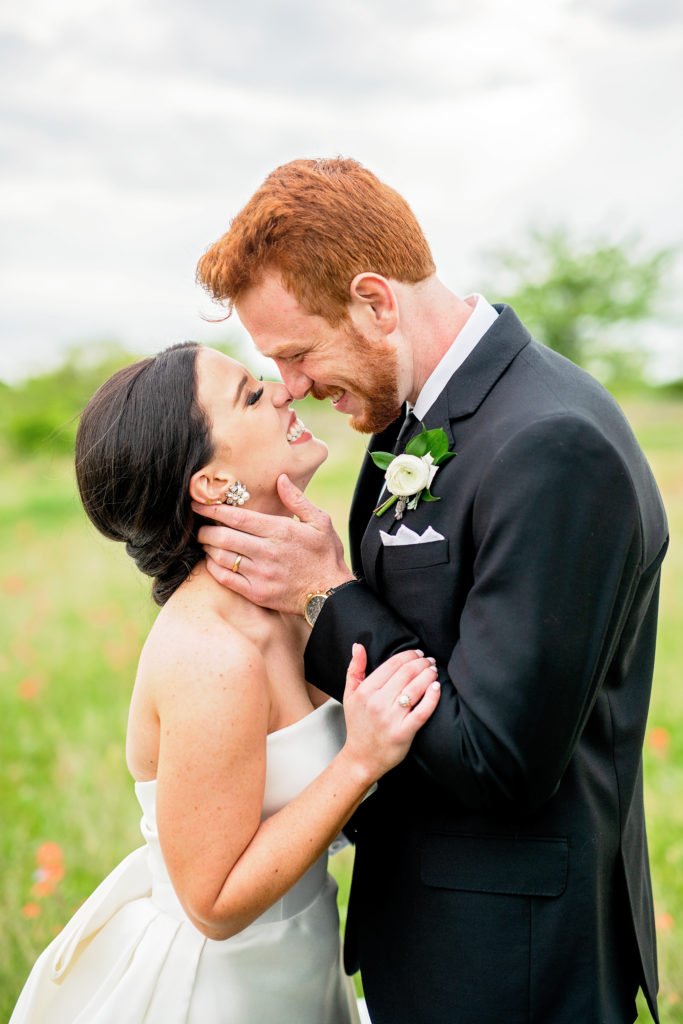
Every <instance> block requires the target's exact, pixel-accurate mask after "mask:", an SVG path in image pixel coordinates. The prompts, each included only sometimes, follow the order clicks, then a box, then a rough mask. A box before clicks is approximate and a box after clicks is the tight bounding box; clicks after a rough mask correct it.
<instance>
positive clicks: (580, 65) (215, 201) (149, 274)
mask: <svg viewBox="0 0 683 1024" xmlns="http://www.w3.org/2000/svg"><path fill="white" fill-rule="evenodd" d="M682 105H683V4H682V3H681V2H680V0H519V2H518V3H516V4H515V3H510V2H509V0H467V2H463V0H420V3H417V2H416V0H344V2H343V3H337V4H333V3H328V2H326V0H246V2H245V0H240V2H239V3H238V2H235V0H59V2H55V0H5V3H4V4H3V6H2V9H1V10H0V118H1V119H2V120H1V123H2V133H1V135H0V378H4V379H14V378H16V377H17V376H18V375H19V374H22V373H25V372H28V371H30V370H33V369H36V368H39V367H41V366H44V365H47V364H48V363H50V362H53V361H55V360H56V359H57V358H58V356H59V353H60V352H61V351H62V350H63V349H64V348H65V347H66V346H68V345H70V344H73V343H79V342H83V341H86V340H90V339H98V338H100V339H101V338H114V339H118V340H120V341H122V342H123V343H125V344H127V345H128V346H130V347H132V348H134V349H135V350H136V351H142V352H148V351H154V350H156V349H158V348H161V347H163V346H164V345H166V344H170V343H172V342H175V341H178V340H182V339H184V338H196V339H198V340H207V341H210V340H211V339H212V338H217V337H218V336H219V334H222V335H225V331H226V327H225V325H221V326H220V327H218V326H216V325H215V324H207V323H206V322H205V321H204V320H202V318H201V314H202V313H205V314H210V313H211V311H212V307H211V305H210V303H209V302H208V299H206V298H205V297H204V295H203V293H202V292H201V291H200V290H199V289H198V288H197V287H196V286H195V284H194V267H195V264H196V261H197V258H198V257H199V255H200V254H201V253H202V251H203V250H204V249H205V248H206V247H207V245H208V244H209V243H210V242H212V241H213V240H214V239H215V238H216V237H217V236H219V235H220V234H222V232H223V231H224V230H225V228H226V227H227V225H228V222H229V220H230V218H231V217H232V216H233V215H234V213H235V212H236V211H237V210H238V209H239V208H240V206H241V205H242V204H243V203H244V202H245V201H246V200H247V199H248V197H249V195H250V194H251V192H252V191H253V190H254V189H255V188H256V187H257V186H258V184H260V182H261V181H262V179H263V178H264V177H265V175H266V174H267V173H268V171H269V170H271V169H272V168H273V167H275V166H277V165H278V164H280V163H283V162H285V161H287V160H290V159H293V158H294V157H299V156H312V157H313V156H323V155H334V154H343V155H349V156H355V157H356V158H357V159H359V160H361V161H362V162H363V163H365V164H367V165H368V166H369V167H370V168H371V169H372V170H374V171H375V172H376V173H377V174H378V175H379V176H380V177H382V178H384V179H385V180H386V181H387V182H389V183H390V184H391V185H393V186H394V187H395V188H397V189H398V190H399V191H401V192H402V193H403V194H404V195H405V196H406V198H407V199H408V201H409V202H410V203H411V205H412V206H413V208H414V210H415V212H416V213H417V215H418V218H419V219H420V221H421V222H422V224H423V227H424V228H425V231H426V234H427V237H428V239H429V241H430V242H431V245H432V248H433V251H434V255H435V258H436V262H437V266H438V268H439V273H440V276H441V277H442V279H443V280H444V281H445V282H446V283H447V284H448V285H450V286H451V287H452V288H453V289H454V290H455V291H456V292H458V293H460V294H464V293H466V292H468V291H470V290H474V289H476V288H477V287H478V285H479V284H480V283H481V280H482V279H483V278H484V276H487V278H488V275H485V272H486V263H485V261H484V260H483V258H482V255H481V254H482V253H484V252H486V251H487V250H490V249H494V248H496V247H499V246H501V245H504V246H510V245H514V243H515V239H516V238H520V237H522V236H523V234H524V231H525V228H526V227H527V226H528V225H529V224H530V223H534V224H538V225H544V224H557V223H565V224H567V225H569V226H570V227H571V229H572V230H573V231H574V232H576V234H577V235H578V236H580V237H592V236H595V235H601V236H603V237H605V236H607V237H610V238H612V239H614V240H620V239H623V238H624V237H626V236H628V235H631V234H634V233H637V234H639V235H640V236H642V240H643V245H644V247H645V250H652V249H654V248H657V247H660V246H666V245H680V244H681V243H683V202H682V199H683V196H682V192H683V189H682V187H681V181H682V179H683V130H682V129H683V116H682ZM675 279H676V280H675V283H677V285H679V286H680V285H683V261H680V260H679V262H678V265H677V269H676V271H675ZM489 297H490V298H491V299H492V300H495V299H496V297H497V296H496V295H495V294H491V293H490V292H489ZM231 330H234V328H231ZM652 349H653V352H654V353H655V356H656V360H657V363H658V365H661V366H664V367H666V369H667V370H668V371H669V372H675V373H679V374H681V373H683V355H682V354H681V353H682V350H683V344H681V333H680V329H679V328H677V327H676V326H675V325H674V326H671V327H670V328H668V329H666V330H660V331H658V332H653V335H652Z"/></svg>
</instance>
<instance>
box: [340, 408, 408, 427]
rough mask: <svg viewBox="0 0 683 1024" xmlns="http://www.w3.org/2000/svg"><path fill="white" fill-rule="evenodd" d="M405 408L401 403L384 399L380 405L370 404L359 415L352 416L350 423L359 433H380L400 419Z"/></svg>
mask: <svg viewBox="0 0 683 1024" xmlns="http://www.w3.org/2000/svg"><path fill="white" fill-rule="evenodd" d="M402 412H403V410H402V408H401V406H400V405H398V404H392V405H389V403H388V402H386V401H383V402H381V403H379V404H378V405H372V406H368V407H366V408H364V409H363V411H362V412H361V413H359V414H358V415H357V416H351V417H350V419H349V423H350V425H351V426H352V427H353V429H354V430H356V431H358V433H359V434H380V433H381V432H382V431H383V430H386V428H387V427H388V426H389V425H390V424H391V423H393V422H394V420H396V419H398V417H399V416H400V415H401V414H402Z"/></svg>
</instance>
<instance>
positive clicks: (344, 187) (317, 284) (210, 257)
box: [197, 157, 435, 324]
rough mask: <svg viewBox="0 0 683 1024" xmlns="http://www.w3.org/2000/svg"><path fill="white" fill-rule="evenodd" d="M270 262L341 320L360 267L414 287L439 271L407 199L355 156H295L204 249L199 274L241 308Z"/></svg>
mask: <svg viewBox="0 0 683 1024" xmlns="http://www.w3.org/2000/svg"><path fill="white" fill-rule="evenodd" d="M271 269H275V270H278V271H279V272H280V274H281V276H282V281H283V283H284V285H285V287H286V288H288V290H289V291H290V292H292V294H293V295H294V296H295V297H296V299H297V300H298V301H299V302H300V303H301V305H302V306H303V307H304V309H306V310H307V311H308V312H309V313H315V314H318V315H319V316H323V317H325V319H326V320H327V321H329V323H331V324H338V323H340V322H341V321H343V320H344V319H346V317H347V304H348V302H349V298H350V296H349V286H350V284H351V282H352V280H353V279H354V277H355V276H356V274H360V273H363V272H364V271H371V272H374V273H377V274H382V276H383V277H387V278H390V279H393V280H395V281H403V282H405V283H410V284H414V283H416V282H418V281H423V280H424V279H425V278H426V277H429V276H430V275H431V274H433V273H434V269H435V268H434V261H433V259H432V254H431V252H430V249H429V246H428V244H427V241H426V239H425V237H424V235H423V234H422V230H421V228H420V225H419V224H418V223H417V220H416V219H415V215H414V214H413V212H412V210H411V209H410V207H409V206H408V204H407V203H406V201H405V199H403V198H402V197H401V196H400V195H399V194H398V192H395V191H394V189H392V188H389V186H388V185H385V184H384V183H383V182H381V181H380V180H379V179H378V178H376V177H375V175H374V174H372V173H371V172H370V171H368V170H367V169H366V168H365V167H363V166H362V165H361V164H359V163H358V162H357V161H356V160H347V159H343V158H341V157H339V158H337V159H330V160H293V161H292V162H291V163H288V164H283V166H282V167H278V168H277V169H276V170H274V171H273V172H272V173H271V174H269V175H268V177H267V178H266V180H265V181H264V183H263V185H261V187H260V188H259V189H258V191H257V192H255V193H254V195H253V196H252V197H251V199H250V200H249V202H248V203H247V205H246V206H245V207H244V209H243V210H241V211H240V213H238V214H237V216H236V217H235V219H234V220H233V221H232V223H231V225H230V228H229V229H228V231H227V232H226V233H225V234H224V235H223V237H222V238H219V239H218V241H217V242H214V244H213V245H212V246H211V248H210V249H209V250H208V251H207V252H206V253H205V254H204V255H203V256H202V258H201V259H200V261H199V263H198V265H197V280H198V281H199V283H200V284H202V285H203V286H204V287H205V288H206V289H207V291H209V292H210V293H211V295H212V296H213V298H214V299H216V300H218V301H219V302H222V303H225V304H226V305H227V307H228V309H229V310H232V306H233V304H235V303H236V302H238V301H239V298H240V295H242V294H244V292H245V291H247V289H249V288H250V287H252V285H256V284H258V282H259V279H260V278H261V275H262V274H263V272H264V271H265V270H271Z"/></svg>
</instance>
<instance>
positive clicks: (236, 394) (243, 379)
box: [232, 373, 249, 408]
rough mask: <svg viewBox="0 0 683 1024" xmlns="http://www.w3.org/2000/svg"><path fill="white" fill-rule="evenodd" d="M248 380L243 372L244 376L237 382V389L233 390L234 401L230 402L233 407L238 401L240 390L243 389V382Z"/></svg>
mask: <svg viewBox="0 0 683 1024" xmlns="http://www.w3.org/2000/svg"><path fill="white" fill-rule="evenodd" d="M248 380H249V378H248V377H247V375H246V373H245V375H244V377H242V380H241V381H240V382H239V384H238V385H237V391H236V392H235V400H234V402H233V403H232V404H233V408H234V407H235V406H236V405H237V403H238V402H239V400H240V395H241V394H242V392H243V391H244V385H245V384H246V383H247V381H248Z"/></svg>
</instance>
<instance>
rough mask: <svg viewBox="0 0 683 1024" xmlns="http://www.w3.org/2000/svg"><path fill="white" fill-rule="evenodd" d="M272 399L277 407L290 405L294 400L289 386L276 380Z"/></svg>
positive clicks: (273, 385)
mask: <svg viewBox="0 0 683 1024" xmlns="http://www.w3.org/2000/svg"><path fill="white" fill-rule="evenodd" d="M271 401H272V403H273V405H274V406H275V408H276V409H280V408H282V406H283V405H289V403H290V402H291V401H292V396H291V395H290V393H289V388H287V386H286V385H285V384H280V383H279V382H275V383H273V384H272V391H271Z"/></svg>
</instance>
